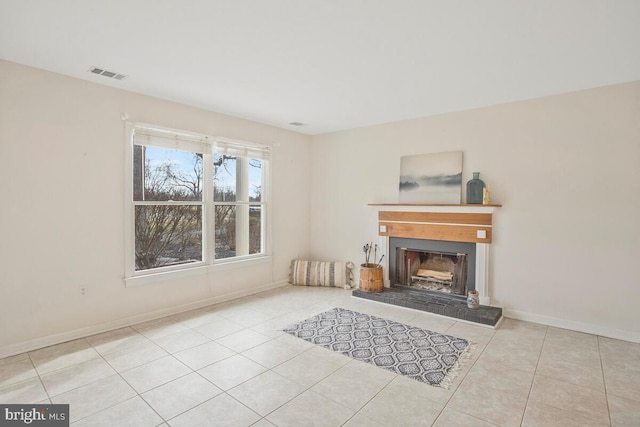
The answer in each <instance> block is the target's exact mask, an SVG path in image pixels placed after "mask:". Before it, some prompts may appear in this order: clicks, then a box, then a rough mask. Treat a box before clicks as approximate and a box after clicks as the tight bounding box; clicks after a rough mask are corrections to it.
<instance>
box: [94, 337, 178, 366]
mask: <svg viewBox="0 0 640 427" xmlns="http://www.w3.org/2000/svg"><path fill="white" fill-rule="evenodd" d="M168 355H169V353H167V352H166V351H165V350H164V349H162V348H161V347H160V346H158V345H157V344H155V343H153V342H151V341H150V340H148V339H147V338H144V340H136V342H135V343H130V344H129V345H128V346H127V347H126V348H122V349H119V350H117V351H114V352H113V353H107V354H105V355H103V357H104V359H105V360H106V361H107V362H108V363H109V365H111V366H112V367H113V369H115V370H116V371H118V372H124V371H128V370H130V369H133V368H135V367H138V366H141V365H144V364H145V363H149V362H153V361H154V360H158V359H160V358H163V357H166V356H168Z"/></svg>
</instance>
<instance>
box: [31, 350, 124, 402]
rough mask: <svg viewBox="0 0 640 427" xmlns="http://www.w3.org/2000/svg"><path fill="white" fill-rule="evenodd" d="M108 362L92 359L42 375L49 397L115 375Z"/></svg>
mask: <svg viewBox="0 0 640 427" xmlns="http://www.w3.org/2000/svg"><path fill="white" fill-rule="evenodd" d="M115 373H116V371H114V370H113V368H112V367H111V366H109V364H108V363H107V362H105V361H104V360H102V359H91V360H88V361H86V362H83V363H79V364H77V365H72V366H69V367H67V368H63V369H60V370H57V371H53V372H50V373H48V374H45V375H41V376H40V378H41V379H42V382H43V383H44V386H45V388H46V390H47V393H48V394H49V396H51V397H54V396H57V395H59V394H62V393H65V392H67V391H70V390H73V389H75V388H78V387H82V386H83V385H87V384H90V383H92V382H94V381H98V380H101V379H103V378H107V377H110V376H112V375H114V374H115Z"/></svg>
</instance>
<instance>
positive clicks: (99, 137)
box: [0, 61, 310, 357]
mask: <svg viewBox="0 0 640 427" xmlns="http://www.w3.org/2000/svg"><path fill="white" fill-rule="evenodd" d="M122 113H128V114H129V116H130V120H132V121H140V122H145V123H153V124H157V125H160V126H165V127H169V128H176V129H184V130H190V131H194V132H201V133H206V134H210V135H220V136H225V137H229V138H236V139H242V140H247V141H254V142H258V143H265V144H269V145H274V144H276V146H275V147H274V150H273V162H272V182H273V193H272V204H271V208H272V218H273V222H272V231H273V235H272V241H273V261H272V262H268V263H265V264H261V265H259V266H256V267H253V268H251V269H247V268H241V269H238V268H236V269H230V270H225V271H221V272H218V273H215V274H213V273H212V274H209V275H208V276H201V277H191V278H185V279H181V280H174V281H167V282H163V283H157V284H151V285H146V286H141V287H136V288H125V287H124V284H123V280H122V279H123V275H124V236H123V232H124V219H123V217H124V179H123V177H124V171H125V164H124V150H125V134H124V123H123V122H122V121H121V114H122ZM278 144H279V145H278ZM309 168H310V137H308V136H304V135H301V134H298V133H295V132H289V131H286V130H282V129H277V128H273V127H269V126H265V125H261V124H258V123H254V122H250V121H246V120H241V119H237V118H232V117H228V116H224V115H221V114H215V113H212V112H208V111H204V110H200V109H196V108H191V107H187V106H184V105H180V104H176V103H172V102H168V101H163V100H159V99H154V98H150V97H147V96H142V95H138V94H134V93H131V92H125V91H122V90H117V89H114V88H110V87H106V86H102V85H97V84H93V83H89V82H86V81H82V80H77V79H72V78H69V77H65V76H61V75H58V74H53V73H49V72H45V71H42V70H37V69H34V68H29V67H25V66H21V65H18V64H15V63H11V62H7V61H0V190H1V191H0V193H1V197H2V199H1V200H2V202H1V206H2V207H1V209H0V292H1V297H0V301H2V308H1V309H0V357H2V356H3V355H7V354H12V353H16V352H18V351H24V350H27V349H31V348H34V347H38V346H41V345H45V344H48V343H54V342H57V341H61V340H65V339H70V338H73V337H75V336H79V335H82V334H84V333H87V332H91V331H95V330H97V329H101V328H102V329H104V328H109V327H113V326H115V325H119V324H124V323H128V322H130V321H132V320H141V319H145V318H148V317H153V316H159V315H160V314H164V313H167V312H170V311H175V310H179V309H184V308H186V307H188V306H190V305H193V304H198V302H202V301H215V300H221V299H224V298H228V297H230V296H234V295H236V296H237V295H241V294H246V293H250V292H254V291H257V290H260V289H264V288H268V287H270V286H273V285H277V284H278V283H281V282H283V281H286V279H287V275H288V267H289V263H290V260H291V259H292V258H296V257H303V258H304V257H306V256H307V255H308V252H309V191H308V188H309V184H310V176H309V172H308V171H309ZM82 285H87V286H88V292H87V294H86V295H85V296H82V295H81V294H80V286H82Z"/></svg>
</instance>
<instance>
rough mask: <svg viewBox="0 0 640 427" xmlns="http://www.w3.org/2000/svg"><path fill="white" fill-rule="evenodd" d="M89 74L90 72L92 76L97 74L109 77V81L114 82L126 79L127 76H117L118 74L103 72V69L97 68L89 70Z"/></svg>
mask: <svg viewBox="0 0 640 427" xmlns="http://www.w3.org/2000/svg"><path fill="white" fill-rule="evenodd" d="M89 72H91V73H93V74H98V75H100V76H105V77H109V78H110V79H116V80H124V79H126V78H127V77H128V76H126V75H124V74H119V73H116V72H114V71H108V70H104V69H102V68H98V67H91V68H89Z"/></svg>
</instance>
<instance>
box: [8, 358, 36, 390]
mask: <svg viewBox="0 0 640 427" xmlns="http://www.w3.org/2000/svg"><path fill="white" fill-rule="evenodd" d="M37 376H38V372H37V371H36V369H35V368H34V366H33V363H31V360H30V359H29V357H28V356H27V357H26V358H22V357H21V358H16V359H13V362H12V363H4V364H2V365H0V387H4V386H7V385H10V384H16V383H19V382H22V381H26V380H28V379H30V378H35V377H37Z"/></svg>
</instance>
